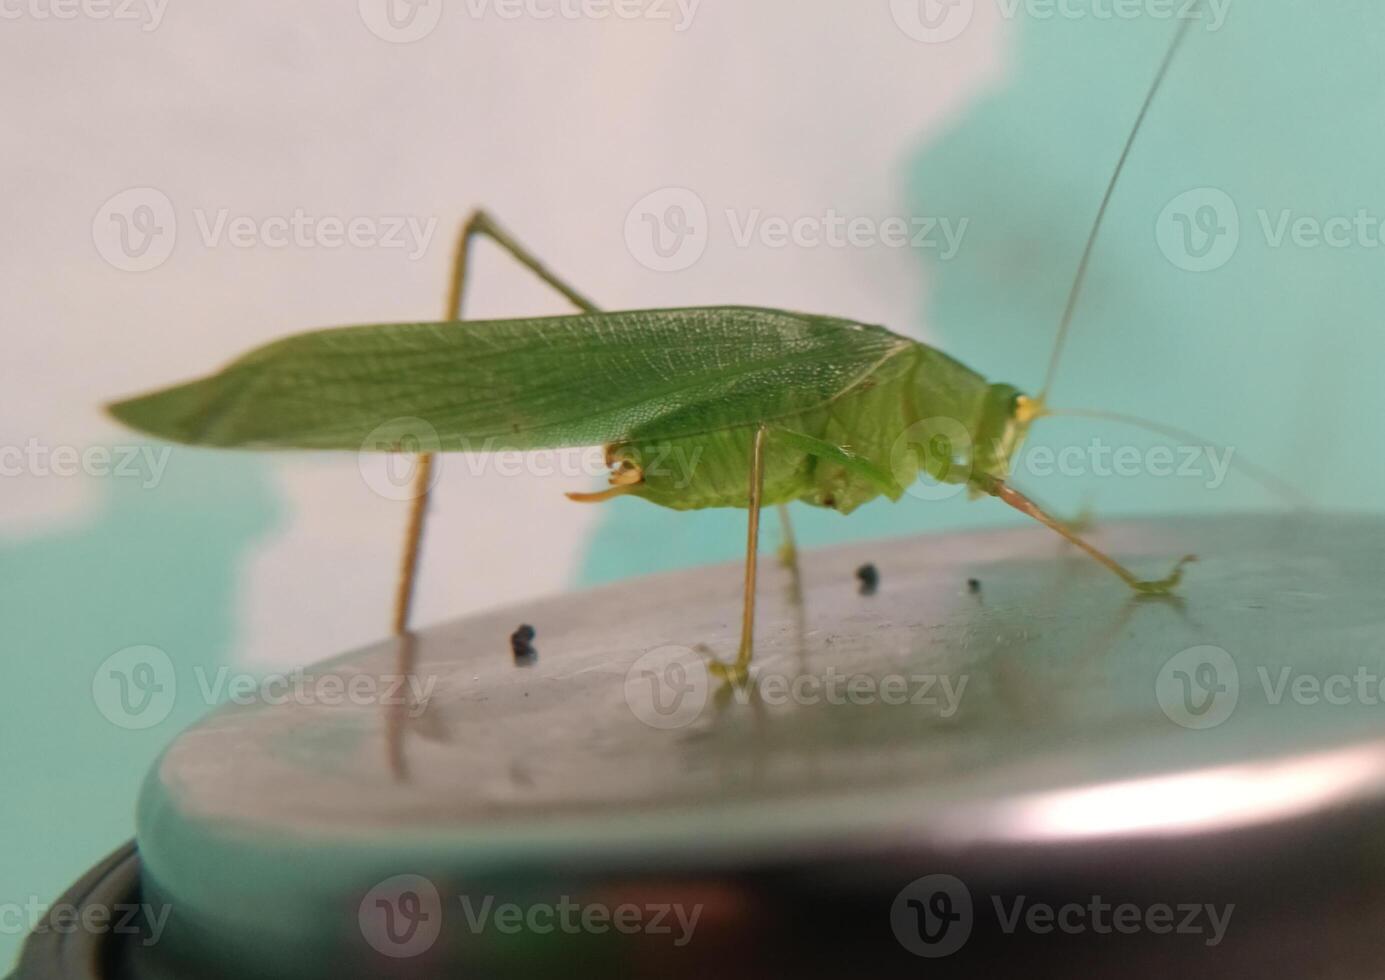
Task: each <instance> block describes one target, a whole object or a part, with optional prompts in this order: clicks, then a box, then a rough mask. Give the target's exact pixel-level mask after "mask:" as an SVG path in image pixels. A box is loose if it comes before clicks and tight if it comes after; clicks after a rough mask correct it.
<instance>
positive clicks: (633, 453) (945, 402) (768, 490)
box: [613, 343, 986, 513]
mask: <svg viewBox="0 0 1385 980" xmlns="http://www.w3.org/2000/svg"><path fill="white" fill-rule="evenodd" d="M985 391H986V381H985V379H984V378H982V377H981V376H980V375H978V374H976V373H975V372H974V371H971V370H970V369H969V368H967V367H965V366H964V365H962V364H959V363H958V362H957V361H954V360H952V359H951V358H949V357H947V356H946V355H944V354H941V353H939V352H938V351H935V350H933V349H931V348H929V347H925V346H924V345H922V344H912V343H911V344H909V345H908V346H907V347H906V348H904V349H903V350H902V351H901V352H900V353H899V354H898V355H896V356H894V357H891V358H889V359H888V360H887V361H885V362H883V363H882V364H880V365H879V366H878V367H877V368H876V369H875V370H874V371H872V372H871V373H870V374H869V375H868V376H867V377H865V378H864V379H862V380H861V381H860V382H859V383H857V384H855V385H854V386H852V387H851V388H850V389H849V390H848V391H846V392H845V393H843V394H842V395H840V396H838V397H837V398H835V399H833V400H832V401H831V402H829V403H827V404H825V405H819V406H817V407H814V408H810V409H807V410H802V409H795V408H794V406H793V401H794V399H793V393H792V392H785V393H784V399H783V402H784V404H783V410H781V411H778V412H776V411H774V410H772V409H770V410H767V411H766V417H765V419H764V422H765V424H767V425H768V426H770V429H771V434H770V438H769V440H768V442H767V443H766V447H765V488H764V497H763V503H765V504H775V503H786V502H788V501H792V500H802V501H804V502H806V503H811V504H815V505H817V506H821V507H831V508H833V509H834V510H838V511H841V512H842V513H850V512H851V511H852V510H855V509H856V508H857V507H859V506H861V505H862V504H864V503H866V502H867V501H869V500H871V499H873V498H874V497H876V496H879V495H880V493H881V490H880V489H879V487H877V486H876V485H875V484H873V483H872V482H870V481H869V480H867V479H865V478H863V477H862V476H860V475H857V474H856V473H853V472H851V471H849V470H847V469H845V468H844V467H842V466H841V465H840V464H837V463H833V462H830V461H828V460H823V459H820V458H818V457H814V456H812V455H810V454H808V453H805V452H804V451H803V450H802V449H799V448H796V447H793V446H789V445H786V444H785V443H784V442H783V441H781V440H776V439H775V438H774V436H773V430H774V429H787V430H791V431H794V432H799V433H802V434H804V435H808V436H811V437H812V438H814V439H818V440H821V441H823V442H826V443H829V444H831V445H834V446H840V447H843V448H845V449H847V450H849V451H850V452H851V453H853V454H854V455H856V456H859V457H862V458H864V459H866V460H867V461H869V462H870V463H872V464H874V465H875V466H876V467H877V468H878V469H880V470H883V471H884V472H885V473H889V474H891V475H892V476H893V477H894V478H895V480H896V481H897V482H898V483H899V484H900V485H901V486H907V485H908V484H909V483H911V482H912V481H913V480H914V479H915V477H916V476H917V462H916V458H915V456H914V454H913V453H912V452H910V451H909V450H908V447H907V445H906V444H905V440H907V438H908V437H909V435H910V434H911V430H910V427H911V426H915V424H916V423H919V422H922V421H927V420H930V419H936V418H945V419H950V420H953V421H955V422H956V423H957V424H958V425H960V426H962V427H963V428H965V429H966V430H967V431H968V432H971V431H974V429H975V421H976V419H977V418H978V416H979V413H980V408H981V404H982V399H983V397H984V394H985ZM756 428H757V427H756V426H754V425H747V426H740V427H737V428H732V429H725V430H722V431H719V432H714V433H708V434H704V435H697V436H685V437H679V438H674V439H659V438H657V437H652V436H645V435H642V434H640V433H633V434H632V437H631V439H630V441H629V442H627V443H624V444H621V445H619V446H616V447H613V454H614V455H615V456H616V457H619V458H622V459H628V460H629V461H630V462H632V463H634V464H635V465H636V466H638V467H639V468H640V469H641V470H642V471H643V473H644V480H643V482H642V483H641V484H640V485H639V486H638V487H636V488H634V489H633V491H632V492H633V493H634V494H635V495H637V496H641V497H644V498H645V499H647V500H649V501H651V502H652V503H657V504H660V505H661V506H664V507H671V508H673V509H676V510H694V509H700V508H704V507H745V506H746V504H747V501H748V499H749V490H750V471H751V466H750V459H751V452H752V448H753V445H754V439H755V431H756Z"/></svg>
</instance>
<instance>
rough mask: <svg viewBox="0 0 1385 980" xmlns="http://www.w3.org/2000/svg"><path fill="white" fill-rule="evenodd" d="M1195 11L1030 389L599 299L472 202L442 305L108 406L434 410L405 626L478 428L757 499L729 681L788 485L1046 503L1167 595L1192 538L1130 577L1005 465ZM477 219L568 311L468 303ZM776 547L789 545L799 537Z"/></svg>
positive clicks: (823, 334) (285, 435)
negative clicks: (467, 315) (450, 473)
mask: <svg viewBox="0 0 1385 980" xmlns="http://www.w3.org/2000/svg"><path fill="white" fill-rule="evenodd" d="M1190 23H1191V20H1190V19H1185V20H1184V22H1183V24H1182V25H1181V26H1180V28H1179V30H1178V31H1177V32H1176V34H1175V36H1174V38H1173V40H1172V42H1171V43H1170V45H1169V47H1168V50H1167V51H1166V53H1165V55H1164V58H1163V61H1162V63H1161V64H1160V66H1159V68H1158V71H1157V73H1156V74H1155V77H1154V80H1153V82H1152V84H1151V85H1150V87H1149V90H1148V92H1147V93H1146V96H1145V100H1144V103H1143V105H1142V107H1141V109H1140V111H1139V114H1138V116H1137V117H1136V120H1135V123H1134V125H1133V127H1132V128H1131V131H1130V134H1129V136H1128V137H1127V139H1126V142H1125V145H1124V148H1123V150H1122V152H1121V155H1120V157H1119V159H1118V161H1117V163H1116V167H1115V170H1114V172H1113V174H1112V176H1111V179H1110V182H1109V183H1108V185H1107V187H1106V191H1105V195H1104V197H1103V199H1102V201H1101V205H1100V207H1099V209H1098V211H1097V214H1096V218H1095V220H1094V222H1093V225H1092V228H1091V231H1090V233H1089V236H1088V238H1087V242H1086V247H1085V249H1084V252H1083V254H1082V257H1081V260H1080V262H1079V264H1078V268H1077V273H1076V276H1075V277H1074V281H1073V284H1072V288H1071V291H1070V293H1069V296H1068V300H1067V306H1066V309H1065V310H1064V312H1063V316H1062V320H1061V322H1060V325H1059V329H1058V335H1057V339H1056V341H1055V344H1054V349H1053V354H1052V358H1051V360H1050V362H1049V366H1048V373H1047V377H1046V379H1045V382H1044V385H1043V388H1042V389H1041V393H1040V394H1039V395H1038V396H1035V397H1030V396H1027V395H1025V394H1023V393H1021V392H1020V391H1019V390H1018V389H1017V388H1015V387H1013V386H1011V385H1009V384H993V383H989V382H987V380H986V379H985V378H983V377H982V376H981V375H979V374H977V373H976V372H974V371H972V370H971V369H969V368H967V367H966V366H964V365H962V364H961V363H959V362H958V361H956V360H954V359H952V358H950V357H948V356H947V355H946V354H944V353H942V352H941V351H938V350H934V349H933V348H931V347H929V346H927V345H925V344H921V343H919V342H917V341H914V340H911V339H909V338H906V337H903V336H900V335H898V334H895V333H892V332H890V331H889V330H886V329H884V328H883V327H877V326H869V325H866V324H862V323H856V322H853V321H850V320H844V319H838V318H834V317H825V316H811V315H807V314H802V313H793V312H788V311H785V310H776V309H758V308H749V307H730V306H714V307H703V308H691V309H657V310H635V311H624V312H613V313H612V312H600V311H598V310H597V308H596V307H595V305H593V304H592V303H591V302H590V301H589V300H588V299H586V298H585V297H584V296H583V295H582V294H580V293H578V292H577V291H576V290H574V289H572V288H571V287H570V286H568V285H567V284H566V283H565V282H563V281H562V280H561V279H559V278H558V277H557V276H556V275H554V274H553V273H552V272H550V271H549V270H548V269H547V268H546V267H545V266H544V265H543V263H541V262H540V261H539V260H538V259H537V258H535V257H534V256H533V255H532V254H531V253H530V252H529V251H528V250H526V249H525V248H524V247H523V246H522V245H521V244H520V243H519V242H517V241H516V240H515V239H514V238H513V237H511V236H510V235H509V234H508V233H506V232H505V231H504V229H503V228H502V227H501V226H500V225H499V224H498V223H497V222H496V221H494V220H493V219H492V218H490V217H489V216H488V215H487V214H486V213H484V212H477V213H475V214H473V215H472V216H471V217H470V218H469V219H468V220H467V221H466V223H465V225H464V226H463V228H462V231H461V234H460V236H459V238H458V243H457V249H456V253H455V257H454V263H453V268H452V278H451V285H450V289H449V294H448V298H447V306H446V312H445V314H444V316H445V317H446V318H447V319H445V320H444V321H442V322H436V323H391V324H380V325H372V326H357V327H342V328H336V329H329V330H317V331H312V332H308V333H301V334H297V335H294V336H290V337H287V338H285V339H282V340H279V341H276V342H274V343H271V344H268V345H266V346H263V347H260V348H258V349H256V350H252V351H250V352H249V353H247V354H245V355H244V356H242V357H241V358H239V359H238V360H236V361H233V362H232V363H231V364H229V365H228V366H227V367H225V368H224V369H223V370H221V371H220V372H218V373H216V374H213V375H210V376H208V377H205V378H202V379H200V380H196V381H192V382H188V383H186V384H181V385H177V386H175V387H171V388H166V389H163V390H159V391H155V392H152V393H149V394H145V395H142V396H139V397H136V398H131V399H128V400H125V401H120V402H117V403H115V404H113V405H111V406H109V410H110V412H111V414H113V415H114V416H115V417H116V418H117V419H119V420H120V421H121V422H123V423H125V424H127V425H129V426H131V427H133V428H135V429H138V430H140V431H142V432H145V433H148V434H150V435H154V436H157V437H160V438H164V439H168V440H172V441H175V442H180V443H186V444H190V445H198V446H217V447H241V448H257V449H258V448H287V449H319V450H355V451H361V450H363V449H364V450H368V451H369V450H381V451H400V450H402V449H403V448H404V446H403V444H402V442H401V441H398V440H395V441H391V440H390V439H388V438H386V439H384V440H381V439H380V436H379V434H380V432H381V431H382V428H381V427H382V423H385V429H384V431H388V430H389V426H390V424H391V423H400V425H401V427H400V433H401V435H402V433H403V432H404V431H406V430H407V429H408V426H409V424H411V423H412V422H416V421H417V420H419V419H422V420H424V421H425V422H426V424H427V425H428V426H430V427H431V430H432V431H433V432H436V434H437V444H436V445H429V446H427V447H425V451H424V452H422V453H421V455H420V457H419V466H418V469H417V472H416V474H415V487H416V490H415V493H414V497H413V503H412V508H411V512H410V520H409V524H408V529H407V534H406V540H405V548H404V556H403V562H402V569H401V575H400V581H399V586H398V590H397V593H396V597H395V609H394V623H393V625H394V630H395V632H396V633H397V634H400V635H404V634H406V633H407V631H408V622H409V611H410V605H411V602H412V596H413V589H414V581H415V578H416V575H417V565H418V555H419V544H420V541H421V539H422V534H423V529H424V520H425V516H426V511H427V502H428V491H429V487H430V486H431V482H432V480H431V466H432V458H433V457H432V452H433V451H452V452H475V451H478V447H480V450H479V451H496V450H535V449H553V448H561V447H583V446H595V445H604V447H605V453H606V460H607V463H608V465H609V466H610V470H611V472H610V486H609V488H608V489H606V490H604V491H602V492H599V493H574V494H569V495H568V496H570V497H572V498H573V499H575V500H579V501H585V502H594V501H601V500H607V499H610V498H612V497H615V496H620V495H630V496H635V497H643V498H644V499H645V500H648V501H650V502H651V503H655V504H658V505H661V506H664V507H670V508H674V509H679V510H687V509H695V508H703V507H746V508H748V511H749V522H748V524H749V527H748V535H747V542H746V557H745V586H744V601H743V606H742V618H741V636H740V647H739V651H738V653H737V656H736V658H735V660H734V661H733V662H731V663H729V664H728V663H723V662H720V661H717V660H715V659H714V660H712V662H711V664H710V669H711V670H712V671H713V673H714V674H715V675H717V676H720V677H722V678H724V679H726V680H729V681H732V682H743V681H744V680H745V679H746V677H747V675H748V669H749V666H750V662H751V658H752V654H753V644H754V621H755V586H756V556H757V551H758V541H759V526H760V511H761V509H762V508H763V507H765V506H767V505H771V504H773V505H780V506H779V511H780V514H781V516H782V517H783V518H784V519H785V522H786V523H785V537H786V540H787V541H789V542H792V536H791V531H790V530H789V528H788V525H787V512H786V510H785V508H784V506H783V505H785V504H787V503H789V502H791V501H802V502H804V503H807V504H811V505H813V506H817V507H827V508H831V509H833V510H837V511H840V512H841V513H843V514H847V513H850V512H851V511H852V510H854V509H855V508H857V507H859V506H860V505H861V504H863V503H865V502H867V501H869V500H871V499H873V498H875V497H878V496H881V495H883V496H885V497H888V498H889V499H891V500H898V499H899V498H900V496H901V495H902V494H903V493H904V488H905V487H906V486H908V485H909V484H910V483H911V482H913V481H914V480H916V479H918V478H919V476H920V475H921V474H927V475H928V476H929V477H931V478H932V479H934V480H937V481H939V482H941V483H950V484H964V485H965V487H966V488H967V489H968V490H969V491H970V493H971V495H972V496H974V497H975V496H980V495H989V496H992V497H996V498H998V499H999V500H1001V501H1003V502H1004V503H1006V504H1008V505H1010V506H1011V507H1014V508H1016V509H1017V510H1019V511H1021V512H1023V513H1025V514H1027V515H1029V516H1030V517H1032V518H1034V519H1036V520H1038V521H1039V522H1040V523H1042V524H1044V525H1046V526H1047V527H1049V528H1051V529H1052V530H1054V531H1056V532H1057V533H1058V534H1060V535H1062V536H1063V537H1064V538H1066V539H1068V540H1069V541H1071V542H1072V543H1073V544H1075V545H1076V546H1077V547H1079V548H1081V549H1082V550H1083V551H1085V552H1086V553H1087V554H1088V555H1090V556H1091V557H1092V558H1094V559H1095V560H1096V561H1098V562H1100V563H1101V564H1102V565H1103V566H1105V567H1106V568H1108V569H1109V570H1110V571H1112V572H1114V573H1115V574H1116V575H1118V576H1119V577H1120V578H1121V579H1122V580H1123V581H1125V582H1126V584H1127V585H1129V586H1130V587H1131V588H1132V589H1134V590H1135V591H1136V592H1137V593H1143V594H1167V593H1169V592H1171V591H1172V590H1173V589H1174V588H1175V587H1176V586H1177V585H1178V584H1179V582H1180V581H1181V578H1182V573H1183V567H1184V565H1185V564H1186V563H1187V562H1189V561H1192V560H1193V556H1191V555H1190V556H1185V557H1184V558H1182V559H1181V560H1180V561H1178V562H1177V564H1176V565H1175V566H1174V568H1173V570H1172V571H1171V572H1170V573H1169V574H1168V575H1167V576H1165V577H1164V578H1160V579H1154V580H1144V579H1140V578H1139V577H1137V576H1136V575H1135V574H1133V573H1132V572H1130V571H1129V570H1128V569H1126V568H1125V567H1124V566H1122V565H1121V564H1119V563H1117V562H1116V561H1115V560H1114V559H1112V558H1111V557H1109V556H1108V555H1106V554H1104V553H1103V552H1101V551H1099V550H1098V549H1097V548H1096V547H1094V546H1093V545H1092V544H1090V543H1089V542H1087V541H1085V540H1083V538H1082V537H1081V536H1080V535H1079V534H1078V533H1076V531H1075V529H1074V528H1073V527H1071V526H1069V525H1068V524H1066V523H1065V522H1063V521H1061V520H1059V519H1057V518H1055V517H1053V516H1051V515H1050V514H1048V513H1047V512H1045V511H1044V510H1043V509H1041V508H1040V507H1039V506H1038V505H1037V504H1035V503H1034V502H1033V501H1032V500H1030V499H1029V498H1027V497H1025V496H1024V495H1023V494H1021V493H1020V492H1019V491H1018V490H1016V489H1015V488H1014V487H1012V486H1010V484H1009V482H1008V475H1009V460H1010V458H1011V457H1012V455H1013V454H1014V452H1015V451H1016V450H1017V449H1018V447H1019V446H1020V444H1021V443H1022V442H1023V440H1024V439H1025V436H1026V435H1027V433H1028V430H1029V427H1030V425H1031V424H1032V423H1033V422H1034V421H1035V420H1036V419H1038V418H1041V417H1043V416H1045V415H1052V414H1058V413H1055V412H1053V411H1051V410H1050V409H1049V407H1048V405H1047V401H1046V398H1047V393H1048V391H1049V388H1050V386H1051V385H1052V382H1053V377H1054V373H1055V371H1056V368H1057V365H1058V362H1059V357H1060V354H1061V352H1062V349H1063V344H1064V341H1065V339H1066V337H1067V334H1068V330H1069V327H1070V325H1071V322H1072V318H1073V313H1074V310H1075V308H1076V305H1077V300H1078V297H1079V296H1080V294H1081V289H1082V283H1083V280H1084V278H1085V276H1086V271H1087V266H1088V263H1089V260H1090V258H1091V254H1092V249H1093V246H1094V245H1095V242H1096V239H1097V235H1098V232H1099V231H1100V228H1101V224H1102V219H1103V217H1104V216H1105V213H1106V210H1107V206H1108V204H1109V203H1110V200H1111V196H1112V193H1113V191H1114V189H1115V186H1116V184H1117V182H1118V180H1119V177H1120V174H1121V171H1122V169H1123V168H1124V166H1125V162H1126V160H1127V158H1128V156H1129V154H1130V150H1131V147H1132V146H1133V145H1134V142H1135V139H1136V137H1137V135H1138V133H1139V131H1140V127H1141V124H1142V123H1143V121H1144V118H1145V116H1146V114H1147V113H1148V110H1149V107H1150V105H1151V104H1152V102H1153V100H1154V97H1155V95H1156V93H1157V92H1158V90H1159V87H1160V85H1161V83H1162V81H1163V79H1164V76H1165V74H1166V73H1167V71H1168V69H1169V66H1170V64H1171V63H1172V61H1173V58H1174V55H1175V53H1176V52H1177V50H1178V47H1179V45H1180V44H1181V42H1182V40H1183V38H1184V36H1185V35H1186V33H1187V30H1188V27H1189V25H1190ZM481 236H484V237H487V238H490V239H491V240H493V241H494V242H495V243H497V244H498V245H499V246H500V247H501V248H503V249H504V250H505V251H507V252H508V253H509V254H510V255H512V256H513V257H514V258H515V259H516V260H517V261H518V262H520V263H521V264H522V265H524V266H526V267H527V268H528V269H529V270H530V271H531V272H533V273H534V274H535V275H536V276H537V277H538V278H539V279H540V280H542V281H543V282H545V283H547V284H548V285H549V286H551V287H552V288H554V289H555V290H557V291H558V292H559V293H560V294H562V295H563V296H564V297H566V299H567V300H568V301H569V302H570V303H572V305H573V306H575V307H576V308H577V309H578V310H579V311H580V312H579V313H577V314H575V315H570V316H558V317H542V318H524V319H508V320H493V321H467V320H462V319H460V317H461V310H462V305H463V300H464V295H465V285H466V283H467V281H468V276H467V268H468V264H469V260H470V257H471V249H472V245H473V243H474V242H475V240H476V239H477V238H478V237H481ZM1065 414H1066V413H1065ZM1072 414H1081V413H1072ZM1087 414H1091V413H1087ZM1112 417H1115V416H1112ZM1120 418H1122V419H1124V420H1125V421H1136V422H1137V424H1138V421H1139V420H1131V419H1130V418H1129V417H1120ZM939 420H942V422H941V423H939ZM1166 431H1167V430H1166ZM1175 431H1176V430H1175ZM414 448H417V447H414ZM901 449H903V451H901ZM668 458H675V459H681V460H684V461H686V460H694V461H695V465H692V466H685V467H683V468H681V469H680V471H679V472H677V473H674V472H672V471H670V470H669V469H668V468H667V467H664V466H662V465H658V461H659V460H665V459H668ZM785 557H786V563H792V562H796V556H794V555H793V554H792V548H791V547H790V549H789V552H788V554H787V555H786V556H785ZM793 567H794V568H795V570H796V565H794V566H793Z"/></svg>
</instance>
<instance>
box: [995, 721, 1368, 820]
mask: <svg viewBox="0 0 1385 980" xmlns="http://www.w3.org/2000/svg"><path fill="white" fill-rule="evenodd" d="M1382 787H1385V746H1382V745H1381V744H1379V743H1369V744H1365V745H1360V746H1355V747H1353V748H1348V749H1340V750H1336V751H1329V752H1318V753H1313V754H1310V755H1304V756H1301V757H1298V758H1294V759H1287V760H1282V761H1273V760H1269V761H1264V762H1257V763H1248V764H1244V765H1234V766H1217V767H1213V768H1209V769H1199V770H1194V771H1191V772H1182V773H1174V774H1171V775H1167V776H1152V777H1147V778H1143V779H1132V780H1127V781H1123V782H1113V783H1107V784H1106V785H1103V786H1091V787H1085V788H1080V789H1065V790H1060V791H1057V792H1053V793H1045V794H1040V795H1039V796H1037V797H1035V798H1033V799H1031V800H1025V801H1021V802H1019V803H1018V804H1015V805H1014V806H1013V807H1011V808H1010V809H1009V810H1008V812H1004V813H1002V814H1001V816H1000V819H999V820H998V821H997V827H998V829H1000V832H1001V835H1002V836H1005V837H1009V838H1012V839H1015V840H1024V841H1061V840H1080V839H1083V838H1091V837H1115V836H1129V835H1144V834H1155V835H1161V836H1171V835H1179V834H1192V833H1209V832H1216V831H1221V830H1230V829H1234V828H1238V827H1247V826H1254V825H1256V824H1263V823H1270V822H1275V821H1281V820H1288V819H1292V818H1294V817H1298V816H1303V815H1305V814H1310V813H1314V812H1317V811H1319V810H1322V809H1324V808H1326V807H1331V806H1336V805H1339V804H1343V803H1347V802H1350V801H1352V800H1357V799H1360V798H1362V797H1376V796H1379V795H1380V794H1381V790H1382Z"/></svg>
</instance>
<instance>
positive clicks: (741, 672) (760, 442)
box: [707, 425, 769, 684]
mask: <svg viewBox="0 0 1385 980" xmlns="http://www.w3.org/2000/svg"><path fill="white" fill-rule="evenodd" d="M768 435H769V429H768V428H766V427H765V426H763V425H761V426H760V427H759V428H758V429H756V430H755V445H754V447H753V448H752V449H751V454H750V500H749V505H750V506H749V510H750V519H749V527H748V530H747V532H746V545H745V592H744V604H743V606H742V608H741V646H740V651H739V652H738V653H737V654H736V659H735V661H734V662H733V663H729V664H726V663H722V662H721V661H719V660H713V661H712V662H711V663H710V664H708V665H707V668H708V670H710V671H711V672H712V673H713V674H714V675H715V676H717V677H720V678H722V679H723V680H726V681H728V682H730V683H732V684H744V683H745V681H746V679H747V678H748V677H749V675H750V660H751V658H752V657H753V656H754V655H755V571H756V568H755V565H756V558H757V557H758V555H759V550H760V504H761V502H762V501H763V499H764V493H765V438H766V437H767V436H768Z"/></svg>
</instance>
